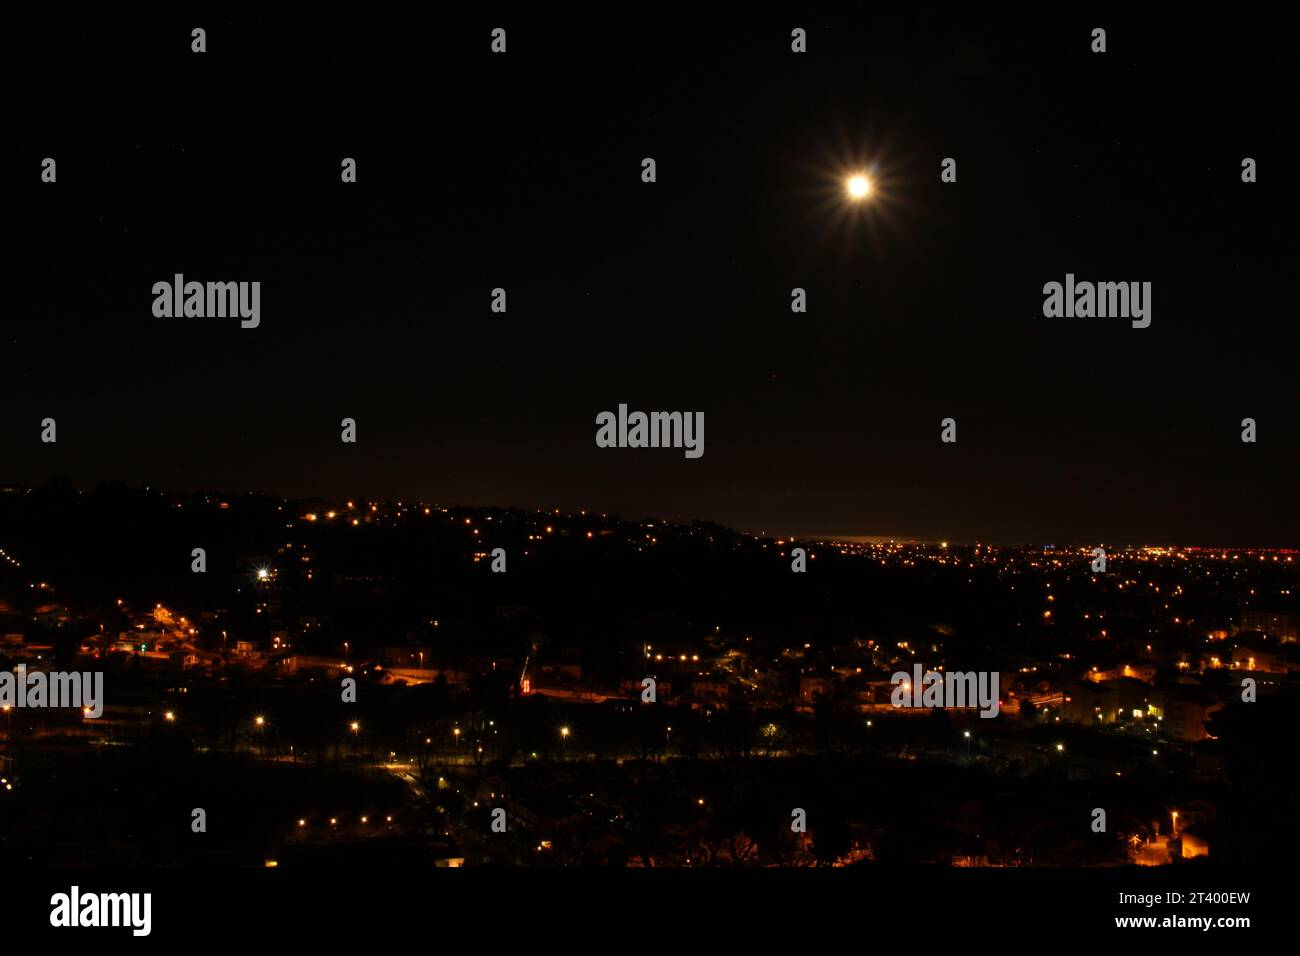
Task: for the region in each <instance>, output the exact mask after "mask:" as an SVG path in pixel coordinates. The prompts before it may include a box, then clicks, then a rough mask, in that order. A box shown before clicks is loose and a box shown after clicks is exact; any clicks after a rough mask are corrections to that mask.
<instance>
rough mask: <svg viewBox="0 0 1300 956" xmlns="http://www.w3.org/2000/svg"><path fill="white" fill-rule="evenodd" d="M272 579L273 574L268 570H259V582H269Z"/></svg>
mask: <svg viewBox="0 0 1300 956" xmlns="http://www.w3.org/2000/svg"><path fill="white" fill-rule="evenodd" d="M270 577H271V572H270V571H269V570H268V569H266V568H258V569H257V580H259V581H267V580H269V579H270Z"/></svg>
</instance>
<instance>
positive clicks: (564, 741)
mask: <svg viewBox="0 0 1300 956" xmlns="http://www.w3.org/2000/svg"><path fill="white" fill-rule="evenodd" d="M560 746H561V747H563V748H564V749H565V750H568V749H569V728H568V727H561V728H560Z"/></svg>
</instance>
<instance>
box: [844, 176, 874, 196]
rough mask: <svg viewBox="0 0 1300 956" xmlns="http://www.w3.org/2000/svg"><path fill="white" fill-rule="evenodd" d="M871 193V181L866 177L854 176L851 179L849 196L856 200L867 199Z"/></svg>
mask: <svg viewBox="0 0 1300 956" xmlns="http://www.w3.org/2000/svg"><path fill="white" fill-rule="evenodd" d="M870 192H871V180H869V179H867V177H866V176H861V175H859V176H853V177H850V179H849V195H850V196H851V197H853V198H854V199H865V198H866V197H867V195H868V194H869V193H870Z"/></svg>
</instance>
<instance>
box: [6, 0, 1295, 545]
mask: <svg viewBox="0 0 1300 956" xmlns="http://www.w3.org/2000/svg"><path fill="white" fill-rule="evenodd" d="M901 6H903V7H904V8H905V7H906V6H908V5H901ZM763 9H764V10H767V8H766V7H764V8H763ZM848 9H849V10H850V12H847V13H841V14H835V15H834V16H827V15H825V14H823V15H819V16H815V17H814V16H813V15H810V14H808V13H807V12H802V11H800V10H799V8H797V7H795V8H792V11H791V12H789V13H784V14H782V13H775V12H764V13H760V12H758V10H759V8H757V7H752V8H736V9H735V10H732V11H731V12H729V13H727V14H726V15H725V16H711V15H710V14H707V13H705V12H702V11H701V10H700V9H697V8H689V7H688V8H683V9H680V10H676V11H673V10H670V9H669V8H659V7H657V6H644V5H642V6H637V7H636V8H635V11H634V12H633V11H632V9H631V8H629V11H628V12H627V13H625V14H624V15H616V14H613V13H599V12H592V13H585V12H584V13H577V12H565V11H561V10H552V9H546V10H545V11H544V13H543V14H538V13H531V14H524V13H512V12H510V11H508V10H506V9H505V8H494V10H493V12H492V13H491V14H484V15H480V16H476V17H466V18H462V19H460V20H456V19H455V14H454V13H453V12H451V11H440V10H439V8H437V7H435V8H433V10H434V12H435V14H437V15H440V16H442V17H443V19H437V18H432V19H427V20H412V19H410V18H409V17H406V16H403V17H393V18H390V19H384V20H371V21H369V22H367V20H366V14H365V12H364V10H363V11H362V12H361V13H349V14H347V15H346V16H343V15H342V14H339V15H333V14H327V13H325V12H323V10H322V11H321V12H318V13H316V14H300V15H297V16H295V18H294V21H293V22H285V23H277V22H273V21H270V20H267V19H266V18H265V17H250V18H249V19H247V20H238V19H228V18H214V17H209V16H203V17H198V18H196V19H194V20H193V22H191V20H190V19H174V20H160V19H156V18H151V19H149V20H147V21H140V22H130V21H124V20H122V19H121V18H120V17H117V16H116V15H115V16H114V17H113V18H109V17H105V18H103V19H102V20H96V19H86V18H84V17H81V16H78V17H75V18H74V17H71V16H68V17H59V18H50V19H48V20H45V21H27V22H21V21H15V22H14V24H13V25H12V28H11V29H9V30H8V31H7V32H8V36H7V42H6V44H5V54H6V55H5V57H4V61H5V62H4V65H3V68H2V69H3V74H4V80H5V83H6V89H7V90H9V91H10V95H9V97H7V105H6V117H5V120H4V136H3V137H0V139H2V140H3V143H2V145H0V150H2V157H3V164H4V166H3V175H4V184H5V202H4V205H5V210H4V215H5V222H6V227H7V229H8V231H9V233H10V238H11V240H14V241H13V242H12V243H11V245H10V251H9V252H8V254H7V260H8V264H9V266H10V267H11V269H10V270H7V272H8V276H7V284H8V292H9V294H8V296H7V306H8V308H7V309H6V310H5V311H6V315H5V321H4V324H3V329H2V335H0V344H2V345H3V349H4V356H5V359H6V361H5V362H4V372H3V376H2V377H0V400H2V401H0V409H2V410H3V413H2V414H0V448H3V454H2V455H0V480H3V481H9V482H24V483H43V482H45V481H46V480H48V479H49V478H50V477H51V476H54V475H61V476H67V477H69V478H71V479H72V480H73V481H74V482H76V483H78V484H80V485H82V486H93V484H94V483H95V482H97V481H99V480H101V479H108V478H117V479H124V480H126V481H128V482H131V483H133V484H151V485H155V486H158V485H161V486H164V487H168V488H175V489H178V490H183V489H207V488H213V489H222V490H244V489H249V490H262V491H271V492H278V493H284V494H290V495H310V494H322V495H330V496H342V495H358V496H374V497H386V496H394V497H397V496H410V497H420V498H423V499H426V500H436V501H439V502H442V503H465V504H499V505H520V506H541V507H560V508H564V509H574V510H576V509H579V508H588V509H595V510H601V511H613V512H616V513H619V514H622V515H625V516H638V515H646V516H659V517H666V518H677V519H689V518H705V519H711V520H716V521H720V522H723V523H726V524H729V525H732V526H734V527H738V528H741V529H745V530H753V531H757V530H766V531H769V532H783V533H802V534H811V533H840V534H866V535H900V536H915V537H936V538H937V537H946V538H950V539H953V540H966V539H973V538H981V539H984V540H993V541H1034V542H1047V541H1055V542H1065V541H1076V542H1093V541H1106V542H1119V543H1122V542H1139V543H1140V542H1181V543H1205V544H1237V545H1270V544H1272V545H1278V544H1282V545H1294V544H1296V543H1297V542H1298V541H1300V533H1298V532H1300V509H1297V507H1296V495H1295V488H1296V486H1297V481H1296V479H1297V466H1298V464H1300V414H1298V413H1297V403H1296V394H1297V389H1296V383H1297V375H1296V372H1297V363H1296V357H1297V352H1298V349H1297V345H1298V344H1300V334H1298V333H1297V331H1296V315H1295V309H1294V301H1293V297H1292V296H1290V295H1288V294H1287V290H1288V289H1289V288H1290V287H1291V286H1292V285H1293V282H1294V278H1293V277H1294V275H1295V269H1294V254H1295V250H1296V243H1295V241H1294V240H1295V215H1294V209H1295V204H1294V200H1295V194H1294V187H1292V186H1289V185H1284V183H1285V182H1286V181H1287V180H1288V179H1291V178H1292V177H1293V173H1294V170H1293V168H1292V162H1293V160H1292V157H1293V155H1294V153H1293V152H1292V147H1293V144H1292V143H1291V142H1290V141H1289V140H1291V139H1292V138H1293V134H1292V132H1291V130H1292V127H1293V126H1294V103H1295V94H1296V88H1295V86H1296V84H1295V76H1294V69H1293V58H1292V51H1291V49H1290V48H1289V46H1288V44H1290V42H1291V41H1290V40H1289V39H1288V38H1287V37H1286V36H1285V35H1284V34H1283V32H1282V31H1276V32H1275V35H1270V33H1269V32H1267V31H1266V30H1265V29H1264V27H1262V26H1260V25H1258V23H1257V22H1256V20H1257V18H1249V17H1243V18H1240V19H1242V20H1250V21H1251V23H1239V22H1235V21H1234V20H1233V19H1232V18H1224V17H1221V16H1220V17H1215V18H1213V19H1209V20H1206V21H1204V22H1199V21H1195V20H1178V19H1175V18H1173V17H1171V16H1168V15H1166V14H1160V15H1149V16H1148V15H1142V16H1141V17H1137V18H1135V16H1134V15H1133V14H1131V13H1129V14H1121V13H1111V12H1107V11H1108V9H1109V8H1107V7H1105V6H1104V5H1103V6H1090V7H1088V8H1086V9H1083V10H1080V11H1079V12H1078V13H1075V14H1068V13H1067V14H1057V13H1052V14H1045V13H1041V12H1038V13H1032V14H1026V13H1024V12H1014V13H1012V12H996V11H993V12H990V11H989V10H987V9H984V8H981V9H979V10H977V11H971V12H963V13H960V14H958V13H934V14H929V15H911V16H908V17H904V16H903V15H901V14H899V15H897V16H896V15H894V14H891V13H889V12H887V11H885V10H884V8H883V5H878V4H861V5H857V6H854V7H850V8H848ZM624 16H626V17H627V19H624ZM498 25H499V26H503V27H505V28H506V29H507V31H508V45H509V46H508V52H507V53H506V54H505V55H504V56H494V55H492V54H491V53H490V52H489V32H490V30H491V28H492V27H494V26H498ZM194 26H203V27H205V28H206V29H207V31H208V52H207V53H205V54H202V55H196V54H193V53H191V52H190V29H191V28H192V27H194ZM795 26H802V27H804V28H806V29H807V30H808V33H809V45H810V51H809V52H808V53H807V54H806V55H802V56H799V55H795V54H793V53H791V52H790V49H789V44H790V30H791V29H792V28H793V27H795ZM1095 26H1102V27H1106V28H1107V30H1108V47H1109V50H1108V52H1107V53H1105V54H1103V55H1096V54H1093V53H1091V52H1090V51H1089V44H1090V32H1091V30H1092V28H1093V27H1095ZM45 156H53V157H55V158H56V160H57V162H58V182H57V183H56V184H54V185H48V184H42V183H41V182H40V181H39V173H40V163H41V159H42V158H43V157H45ZM344 156H351V157H355V158H356V160H357V162H358V180H359V181H358V182H357V183H356V184H355V185H344V184H342V183H341V182H340V181H339V170H340V166H339V164H340V161H341V159H342V158H343V157H344ZM646 156H651V157H654V158H655V160H656V161H657V163H658V182H657V183H655V184H653V185H647V184H644V183H642V182H641V179H640V163H641V160H642V158H643V157H646ZM946 156H951V157H954V158H956V159H957V161H958V182H957V183H956V184H943V183H941V182H940V179H939V171H940V161H941V159H943V158H944V157H946ZM1245 156H1251V157H1254V158H1256V159H1257V160H1258V163H1259V180H1260V181H1259V182H1258V183H1255V184H1253V185H1245V184H1243V183H1242V182H1241V178H1240V163H1241V159H1242V158H1243V157H1245ZM851 166H863V167H869V168H872V169H874V170H875V172H876V176H877V181H878V183H879V187H880V190H881V196H880V199H879V201H878V202H877V203H875V204H873V205H871V206H870V207H869V208H866V209H861V208H860V209H858V210H856V211H850V210H849V209H848V208H847V205H846V204H845V203H844V202H843V201H842V198H841V196H840V194H839V192H838V190H839V188H840V183H841V181H842V176H843V174H844V173H845V172H846V171H847V169H848V168H850V167H851ZM175 272H182V273H184V274H185V275H186V277H187V278H191V279H197V280H200V281H206V280H214V281H215V280H222V281H225V280H243V281H249V280H258V281H260V282H261V283H262V323H261V327H260V328H258V329H256V330H243V329H241V328H239V324H238V322H237V321H236V320H229V319H226V320H219V319H210V320H198V319H191V320H184V319H157V318H154V316H153V314H152V311H151V306H152V301H153V296H152V293H151V288H152V285H153V283H154V282H156V281H159V280H167V279H170V277H171V276H172V275H173V273H175ZM1067 272H1074V273H1075V274H1076V275H1078V276H1079V278H1081V279H1084V278H1090V279H1094V280H1115V281H1150V282H1152V283H1153V288H1154V302H1153V321H1152V325H1151V327H1150V328H1149V329H1145V330H1137V329H1132V328H1130V327H1129V324H1128V322H1126V321H1124V320H1122V319H1091V320H1089V319H1046V318H1044V317H1043V315H1042V291H1041V290H1042V287H1043V284H1044V283H1045V282H1048V281H1051V280H1057V281H1060V280H1062V279H1063V278H1064V276H1065V274H1066V273H1067ZM495 286H501V287H504V288H505V289H506V290H507V292H508V296H509V311H508V312H507V313H506V314H505V315H498V314H493V313H492V312H491V311H490V310H489V301H490V290H491V289H492V288H493V287H495ZM796 286H800V287H804V288H806V289H807V291H808V296H809V311H808V313H807V314H806V315H794V314H792V313H791V312H790V308H789V302H790V290H791V289H792V288H793V287H796ZM619 402H627V403H628V404H629V405H630V406H631V407H632V408H633V409H642V410H646V411H651V410H690V411H703V412H704V413H705V420H706V428H705V454H704V457H703V458H702V459H699V460H696V461H688V460H686V459H685V458H684V457H683V455H682V454H681V452H680V451H670V450H639V451H638V450H608V449H607V450H602V449H598V448H597V447H596V445H595V416H596V414H597V413H598V412H600V411H603V410H606V409H614V408H616V407H617V405H618V403H619ZM46 416H52V417H54V418H55V419H56V420H57V422H58V430H59V431H58V437H59V440H58V443H57V445H44V444H42V443H41V442H40V424H39V423H40V420H41V419H42V418H44V417H46ZM345 416H351V417H354V418H355V419H356V420H357V422H358V431H359V442H358V443H357V444H356V445H344V444H342V443H341V442H340V440H339V431H340V429H339V422H340V419H342V418H343V417H345ZM945 416H952V417H954V418H956V419H957V422H958V442H957V444H955V445H944V444H941V443H940V441H939V422H940V420H941V419H942V418H944V417H945ZM1246 416H1250V417H1254V418H1256V419H1257V421H1258V423H1259V442H1258V443H1257V444H1255V445H1247V444H1243V443H1242V442H1241V441H1240V430H1241V429H1240V421H1241V419H1242V418H1243V417H1246Z"/></svg>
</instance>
